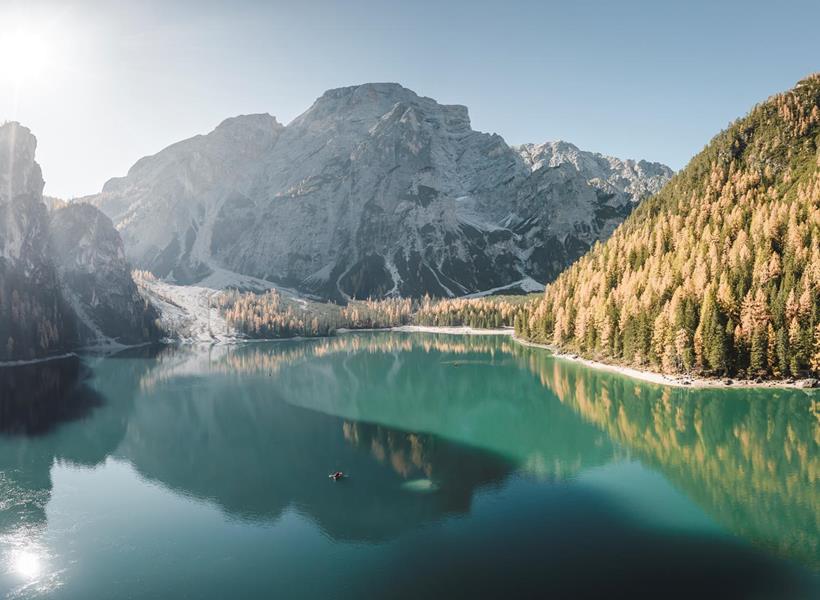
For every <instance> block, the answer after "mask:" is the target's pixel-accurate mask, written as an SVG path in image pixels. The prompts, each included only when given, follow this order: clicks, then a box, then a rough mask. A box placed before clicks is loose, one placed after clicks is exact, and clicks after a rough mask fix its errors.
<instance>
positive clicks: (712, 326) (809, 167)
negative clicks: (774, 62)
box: [517, 74, 820, 377]
mask: <svg viewBox="0 0 820 600" xmlns="http://www.w3.org/2000/svg"><path fill="white" fill-rule="evenodd" d="M819 291H820V74H815V75H812V76H810V77H808V78H806V79H804V80H803V81H801V82H799V83H798V84H797V86H796V87H795V88H794V89H792V90H790V91H788V92H786V93H783V94H780V95H777V96H774V97H772V98H770V99H769V100H767V101H766V102H763V103H762V104H760V105H758V106H756V107H755V108H754V109H752V111H751V112H750V113H749V114H748V115H747V116H746V117H744V118H742V119H739V120H738V121H736V122H735V123H733V124H732V125H731V126H730V127H729V128H728V129H727V130H725V131H723V132H722V133H720V134H719V135H717V136H716V137H715V138H714V139H713V140H712V141H711V143H710V144H709V145H708V146H707V147H706V148H705V149H704V150H703V151H702V152H701V153H700V154H698V155H697V156H696V157H695V158H693V159H692V161H691V162H690V163H689V165H688V166H687V167H686V168H685V169H684V170H683V171H681V172H680V173H678V174H677V175H676V176H675V177H674V178H673V179H672V180H671V181H670V182H669V183H668V184H667V185H666V186H665V187H664V188H663V190H661V192H660V193H658V194H656V195H655V196H653V197H651V198H649V199H648V200H645V201H644V202H642V203H641V205H640V206H639V207H638V208H637V209H636V210H635V211H634V212H633V213H632V214H631V215H630V216H629V218H627V219H626V221H625V222H624V223H623V224H622V225H621V226H620V227H619V228H618V229H617V230H616V231H615V233H614V234H613V235H612V237H610V238H609V239H608V240H607V241H606V242H604V243H602V244H598V245H596V246H595V247H594V248H593V249H592V251H590V252H589V253H588V254H586V255H585V256H584V257H583V258H582V259H581V260H579V261H578V262H577V263H576V264H574V265H573V266H572V267H571V268H569V269H568V270H567V271H565V272H564V273H563V274H562V275H561V276H560V277H559V278H558V279H557V280H556V281H555V282H554V283H552V284H551V285H549V286H548V287H547V289H546V291H545V294H544V297H543V299H542V300H541V301H540V302H539V303H537V304H535V305H534V306H533V308H531V309H530V310H529V311H528V313H527V314H526V315H525V316H524V318H523V319H520V320H519V322H518V323H517V328H518V331H519V334H520V335H523V336H525V337H527V338H529V339H532V340H538V341H545V342H549V343H554V344H555V345H557V346H558V347H560V348H563V349H567V350H571V351H574V352H578V353H581V354H583V355H586V356H591V357H594V358H598V359H601V360H605V361H610V362H620V363H626V364H629V365H637V366H649V367H650V368H652V369H655V370H660V371H663V372H668V373H676V372H691V371H697V372H703V373H707V374H732V375H734V374H744V375H746V376H749V377H788V376H799V375H804V374H806V372H807V371H810V370H814V371H820V293H818V292H819Z"/></svg>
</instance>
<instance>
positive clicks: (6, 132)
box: [0, 121, 45, 201]
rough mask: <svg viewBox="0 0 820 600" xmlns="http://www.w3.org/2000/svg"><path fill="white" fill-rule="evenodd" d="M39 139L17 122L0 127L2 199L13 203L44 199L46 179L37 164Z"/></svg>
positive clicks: (0, 185) (0, 188)
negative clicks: (28, 196)
mask: <svg viewBox="0 0 820 600" xmlns="http://www.w3.org/2000/svg"><path fill="white" fill-rule="evenodd" d="M36 150H37V138H35V137H34V135H33V134H32V133H31V130H30V129H29V128H28V127H24V126H23V125H20V123H17V122H16V121H9V122H8V123H4V124H3V125H2V126H0V197H3V198H4V199H5V200H6V201H11V200H12V199H13V198H14V197H15V196H18V195H20V194H33V195H34V196H42V193H43V186H44V185H45V184H44V182H43V175H42V172H41V171H40V165H38V164H37V163H36V162H35V160H34V153H35V151H36Z"/></svg>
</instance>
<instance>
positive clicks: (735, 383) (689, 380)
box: [392, 325, 800, 388]
mask: <svg viewBox="0 0 820 600" xmlns="http://www.w3.org/2000/svg"><path fill="white" fill-rule="evenodd" d="M392 331H409V332H419V333H447V334H452V335H508V336H510V337H512V339H513V340H515V341H516V342H518V343H519V344H521V345H523V346H530V347H533V348H542V349H544V350H547V351H549V352H550V353H551V354H552V355H553V356H554V357H555V358H560V359H562V360H568V361H572V362H576V363H580V364H582V365H584V366H585V367H589V368H591V369H600V370H602V371H609V372H611V373H618V374H619V375H625V376H627V377H632V378H633V379H639V380H641V381H646V382H647V383H656V384H659V385H669V386H674V387H689V388H800V385H799V380H797V381H796V382H795V383H788V382H786V381H783V380H767V381H764V382H763V383H755V382H754V381H753V380H741V379H732V383H731V385H726V383H725V382H726V379H727V378H708V377H688V376H684V375H677V376H671V375H664V374H663V373H656V372H654V371H644V370H641V369H635V368H632V367H624V366H621V365H613V364H609V363H603V362H599V361H595V360H589V359H586V358H581V357H580V356H578V355H576V354H567V353H564V352H561V351H559V350H558V349H557V348H555V347H554V346H550V345H547V344H536V343H535V342H529V341H527V340H522V339H521V338H519V337H517V336H516V335H515V332H514V331H513V329H512V328H503V329H475V328H473V327H428V326H421V325H405V326H403V327H394V328H393V329H392Z"/></svg>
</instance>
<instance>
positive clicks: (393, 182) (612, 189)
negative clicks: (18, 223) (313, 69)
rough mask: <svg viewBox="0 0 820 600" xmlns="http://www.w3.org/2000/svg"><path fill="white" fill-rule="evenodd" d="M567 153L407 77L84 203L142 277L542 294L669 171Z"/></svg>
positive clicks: (243, 124) (238, 134)
mask: <svg viewBox="0 0 820 600" xmlns="http://www.w3.org/2000/svg"><path fill="white" fill-rule="evenodd" d="M671 175H672V171H671V170H670V169H669V168H668V167H665V166H663V165H660V164H657V163H649V162H645V161H639V162H635V161H621V160H618V159H612V158H607V157H602V156H600V155H595V154H591V153H588V152H583V151H580V150H579V149H578V148H576V147H574V146H572V145H571V144H567V143H564V142H557V143H548V144H543V145H540V146H535V145H526V146H522V147H520V148H512V147H510V146H508V145H507V144H506V143H505V142H504V140H503V139H502V138H501V137H500V136H498V135H494V134H487V133H481V132H477V131H474V130H473V129H472V128H471V127H470V119H469V116H468V113H467V109H466V108H465V107H463V106H452V105H450V106H448V105H441V104H438V103H437V102H436V101H435V100H432V99H430V98H425V97H420V96H418V95H417V94H415V93H414V92H412V91H411V90H408V89H406V88H404V87H402V86H400V85H398V84H393V83H373V84H365V85H359V86H353V87H347V88H340V89H335V90H330V91H328V92H326V93H325V94H324V95H322V97H320V98H319V99H318V100H316V102H315V103H314V104H313V105H312V106H311V107H310V108H309V109H308V110H307V111H306V112H305V113H303V114H302V115H301V116H299V117H297V118H296V119H295V120H294V121H293V122H291V123H290V124H288V125H287V126H283V125H281V124H280V123H278V122H277V121H276V119H275V118H274V117H271V116H270V115H266V114H263V115H246V116H240V117H235V118H232V119H227V120H225V121H224V122H223V123H221V124H220V125H219V126H218V127H217V128H216V129H215V130H214V131H212V132H211V133H209V134H208V135H199V136H195V137H193V138H190V139H188V140H184V141H182V142H179V143H177V144H174V145H172V146H170V147H168V148H166V149H165V150H162V151H161V152H159V153H157V154H156V155H154V156H150V157H146V158H143V159H141V160H140V161H138V162H137V163H136V164H135V165H134V166H133V167H132V168H131V169H130V171H129V173H128V174H127V175H126V176H125V177H122V178H115V179H112V180H110V181H109V182H108V183H107V184H106V185H105V186H104V188H103V190H102V192H101V193H100V194H98V195H96V196H92V197H89V198H86V200H87V201H89V202H91V203H92V204H94V205H95V206H98V207H99V208H100V209H101V210H102V211H103V212H104V213H106V214H107V215H108V216H110V217H111V219H112V220H113V222H114V224H115V226H116V228H117V229H118V230H119V231H120V234H121V235H122V238H123V241H124V243H125V250H126V254H127V257H128V258H129V259H130V261H131V262H132V263H133V264H134V266H135V267H138V268H142V269H147V270H150V271H152V272H153V273H154V274H156V275H157V276H159V277H163V278H166V279H169V280H171V281H176V282H178V283H186V284H187V283H195V282H199V281H202V280H206V281H207V278H208V277H209V276H214V275H216V274H220V273H224V271H225V270H227V271H231V272H235V273H241V274H244V275H250V276H253V277H257V278H261V279H265V280H268V281H271V282H273V283H276V284H279V285H285V286H289V287H293V288H295V289H297V290H299V291H300V292H303V293H307V294H311V295H314V296H317V297H321V298H328V299H334V300H345V299H348V298H365V297H383V296H390V295H401V296H420V295H423V294H425V293H429V294H431V295H434V296H440V297H448V296H461V295H466V294H470V293H476V292H483V291H487V290H498V289H509V290H511V291H516V290H519V291H520V290H523V291H532V290H535V289H540V287H541V285H540V284H543V283H544V282H547V281H550V280H551V279H553V278H554V277H555V276H557V274H558V273H560V272H561V271H562V270H563V268H564V267H566V266H567V265H568V264H570V263H571V262H572V261H573V260H575V259H576V258H578V257H579V256H581V255H582V254H583V253H584V252H585V251H586V250H587V249H588V248H589V247H590V246H591V245H592V244H593V243H594V242H595V241H597V240H599V239H602V238H606V237H608V236H609V235H610V234H611V233H612V231H613V230H614V228H615V227H616V226H617V225H618V224H619V223H620V222H621V221H622V220H623V219H624V217H625V216H626V215H627V214H629V212H630V211H631V210H632V208H633V207H634V206H635V204H636V203H637V202H638V201H639V200H641V199H642V198H643V197H645V196H647V195H649V194H651V193H654V192H657V191H658V190H660V188H661V187H662V186H663V184H664V183H665V182H666V181H667V180H668V179H669V178H670V177H671Z"/></svg>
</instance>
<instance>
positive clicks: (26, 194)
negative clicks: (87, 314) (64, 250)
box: [0, 122, 75, 360]
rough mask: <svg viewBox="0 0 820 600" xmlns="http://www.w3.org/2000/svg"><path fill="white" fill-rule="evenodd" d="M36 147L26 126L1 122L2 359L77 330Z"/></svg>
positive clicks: (59, 342)
mask: <svg viewBox="0 0 820 600" xmlns="http://www.w3.org/2000/svg"><path fill="white" fill-rule="evenodd" d="M36 148H37V140H36V139H35V137H34V136H33V135H32V133H31V131H30V130H29V129H27V128H26V127H23V126H22V125H20V124H19V123H15V122H10V123H5V124H3V125H2V126H0V360H10V359H15V360H16V359H31V358H34V357H37V356H44V355H47V354H50V353H53V352H56V351H59V350H62V349H64V348H65V347H66V346H67V345H68V344H69V342H70V340H71V339H73V337H74V334H75V329H74V320H73V316H72V315H71V311H70V310H69V309H68V308H67V306H66V304H65V302H64V300H63V297H62V293H61V291H60V287H59V281H58V278H57V272H56V270H55V268H54V265H53V262H52V260H51V255H50V251H49V240H48V214H47V211H46V206H45V204H44V203H43V186H44V185H45V184H44V181H43V175H42V172H41V171H40V166H39V165H38V164H37V163H36V162H35V161H34V152H35V150H36Z"/></svg>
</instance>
